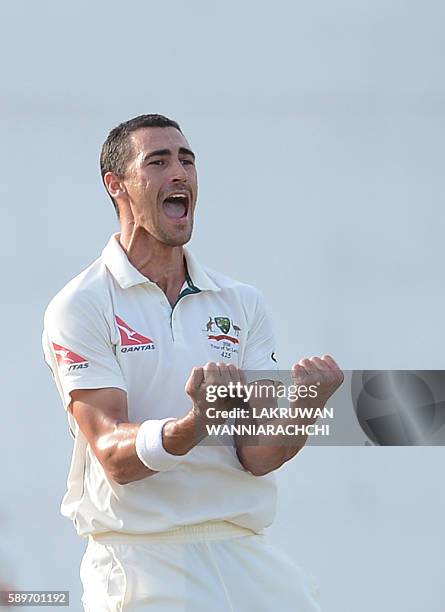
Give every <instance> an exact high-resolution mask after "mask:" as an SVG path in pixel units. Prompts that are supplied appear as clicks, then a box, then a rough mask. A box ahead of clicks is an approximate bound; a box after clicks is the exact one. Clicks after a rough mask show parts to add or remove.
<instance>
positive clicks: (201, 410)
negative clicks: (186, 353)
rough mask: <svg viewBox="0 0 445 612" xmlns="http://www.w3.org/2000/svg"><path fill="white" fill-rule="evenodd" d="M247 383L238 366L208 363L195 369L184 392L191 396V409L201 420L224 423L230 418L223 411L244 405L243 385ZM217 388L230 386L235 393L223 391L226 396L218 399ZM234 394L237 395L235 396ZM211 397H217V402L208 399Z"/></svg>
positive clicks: (228, 387) (228, 388) (202, 421)
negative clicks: (216, 395)
mask: <svg viewBox="0 0 445 612" xmlns="http://www.w3.org/2000/svg"><path fill="white" fill-rule="evenodd" d="M244 384H245V379H244V375H243V373H242V371H241V370H239V369H238V368H237V367H236V366H234V365H232V364H229V365H227V364H225V363H213V362H209V363H206V364H205V366H203V367H198V368H193V370H192V373H191V374H190V377H189V379H188V381H187V383H186V385H185V391H186V393H187V394H188V395H189V396H190V398H191V399H192V401H193V409H192V410H193V412H194V414H195V417H197V419H198V420H199V421H200V422H201V423H203V424H204V423H208V422H212V423H223V422H224V421H225V420H226V418H227V416H226V417H225V416H224V412H227V411H229V410H231V409H233V408H238V407H240V405H241V404H243V399H242V394H241V393H240V388H241V387H240V385H244ZM216 388H225V389H227V390H228V391H229V390H230V389H231V390H232V393H230V394H229V393H227V394H225V393H224V392H222V393H221V395H222V396H223V395H227V397H217V398H215V389H216ZM235 389H236V391H235ZM210 391H212V393H210ZM221 391H223V389H221ZM234 395H235V397H233V396H234ZM209 397H211V398H212V399H213V398H215V401H209ZM209 409H211V415H212V417H211V418H209V417H208V413H207V411H208V410H209ZM209 414H210V411H209Z"/></svg>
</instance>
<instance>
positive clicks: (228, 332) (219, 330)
mask: <svg viewBox="0 0 445 612" xmlns="http://www.w3.org/2000/svg"><path fill="white" fill-rule="evenodd" d="M202 331H203V332H205V333H206V335H207V338H208V340H209V344H210V348H211V349H213V350H214V351H218V352H219V353H220V355H221V357H225V358H226V359H231V358H232V355H233V354H236V353H238V347H239V335H240V331H241V327H240V326H239V325H236V324H235V323H234V322H233V321H232V320H231V319H230V318H229V317H211V316H209V320H208V321H207V323H206V325H205V328H204V329H203V330H202Z"/></svg>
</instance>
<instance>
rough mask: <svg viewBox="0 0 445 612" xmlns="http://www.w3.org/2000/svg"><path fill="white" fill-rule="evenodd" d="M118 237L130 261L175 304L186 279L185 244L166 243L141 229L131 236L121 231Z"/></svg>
mask: <svg viewBox="0 0 445 612" xmlns="http://www.w3.org/2000/svg"><path fill="white" fill-rule="evenodd" d="M118 240H119V242H120V244H121V246H122V248H123V249H124V251H125V252H126V254H127V257H128V260H129V261H130V263H131V264H132V265H133V266H134V267H135V268H136V269H137V270H139V272H140V273H141V274H143V275H144V276H146V277H147V278H148V279H150V280H151V281H152V282H153V283H156V284H157V285H158V287H159V288H160V289H162V291H163V292H164V293H165V295H166V296H167V299H168V301H169V302H170V304H171V306H173V305H174V304H175V302H176V300H177V299H178V296H179V293H180V291H181V287H182V285H183V284H184V281H185V265H184V252H183V248H182V246H169V245H167V244H163V243H162V242H159V240H156V238H154V237H153V236H151V235H150V234H148V233H147V232H146V231H145V230H138V229H137V230H135V231H134V232H132V233H131V235H129V236H128V235H127V236H126V235H125V234H124V233H123V232H121V233H120V234H119V235H118Z"/></svg>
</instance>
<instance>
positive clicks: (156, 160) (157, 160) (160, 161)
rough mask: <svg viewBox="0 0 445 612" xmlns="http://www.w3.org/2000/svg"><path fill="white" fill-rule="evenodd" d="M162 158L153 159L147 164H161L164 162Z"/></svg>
mask: <svg viewBox="0 0 445 612" xmlns="http://www.w3.org/2000/svg"><path fill="white" fill-rule="evenodd" d="M164 163H165V162H164V160H163V159H155V160H153V161H151V162H150V163H149V164H148V165H149V166H162V165H163V164H164Z"/></svg>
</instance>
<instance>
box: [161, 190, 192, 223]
mask: <svg viewBox="0 0 445 612" xmlns="http://www.w3.org/2000/svg"><path fill="white" fill-rule="evenodd" d="M162 207H163V209H164V212H165V214H166V216H167V217H169V218H170V219H183V218H184V217H186V216H187V211H188V207H189V196H188V194H186V193H183V192H177V193H172V194H171V195H169V196H168V197H167V198H165V200H164V201H163V203H162Z"/></svg>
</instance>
